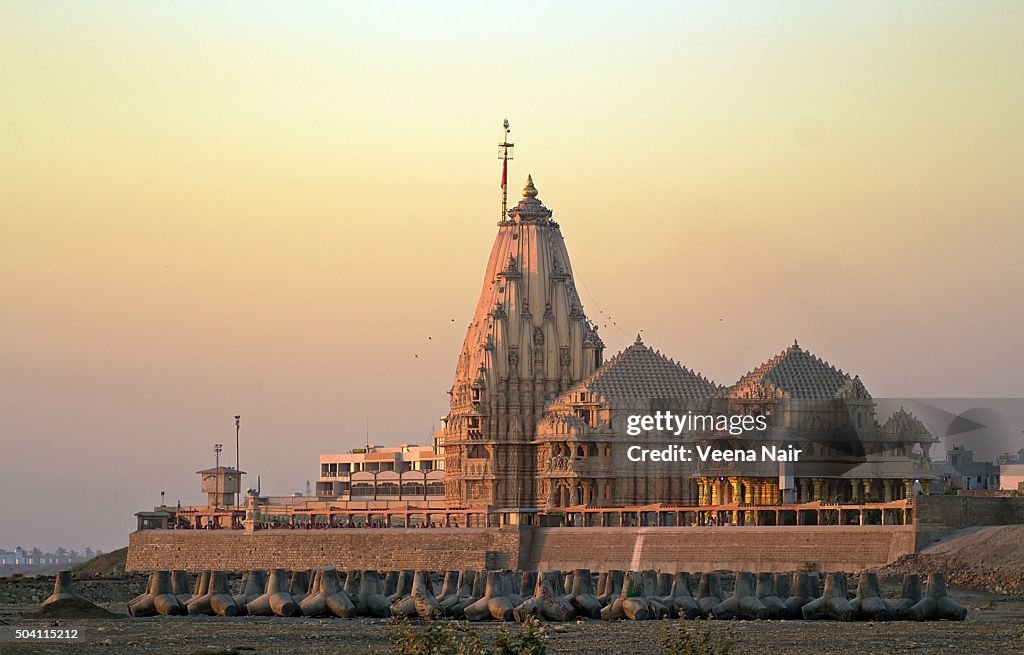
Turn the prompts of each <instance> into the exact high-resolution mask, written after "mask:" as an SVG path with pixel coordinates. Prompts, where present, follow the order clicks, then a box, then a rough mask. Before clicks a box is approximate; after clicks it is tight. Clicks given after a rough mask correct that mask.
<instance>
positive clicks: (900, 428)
mask: <svg viewBox="0 0 1024 655" xmlns="http://www.w3.org/2000/svg"><path fill="white" fill-rule="evenodd" d="M882 431H883V432H885V433H886V434H890V435H892V436H895V437H931V436H932V433H931V432H929V431H928V428H927V427H925V424H924V423H922V422H921V419H919V418H917V417H916V416H914V415H913V414H911V413H910V412H908V411H907V410H905V409H903V408H902V407H900V408H899V410H898V411H896V412H894V413H893V415H892V416H890V417H889V420H888V421H886V422H885V425H883V426H882Z"/></svg>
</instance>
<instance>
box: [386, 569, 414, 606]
mask: <svg viewBox="0 0 1024 655" xmlns="http://www.w3.org/2000/svg"><path fill="white" fill-rule="evenodd" d="M415 575H416V572H415V571H413V570H411V569H405V570H404V571H402V572H400V573H399V574H398V580H397V582H396V586H395V592H394V593H393V594H391V595H390V596H388V600H390V601H391V604H392V605H394V604H395V603H397V602H398V601H400V600H402V599H403V598H405V597H406V596H408V595H409V594H410V593H411V592H412V579H413V577H414V576H415Z"/></svg>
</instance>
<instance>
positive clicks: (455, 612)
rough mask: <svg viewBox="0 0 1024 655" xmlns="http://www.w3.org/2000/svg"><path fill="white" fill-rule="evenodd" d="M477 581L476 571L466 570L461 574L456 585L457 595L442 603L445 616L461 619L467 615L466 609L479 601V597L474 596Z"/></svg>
mask: <svg viewBox="0 0 1024 655" xmlns="http://www.w3.org/2000/svg"><path fill="white" fill-rule="evenodd" d="M475 581H476V571H474V570H472V569H466V570H464V571H461V572H459V582H458V584H457V585H456V589H455V593H454V594H452V595H451V596H449V597H448V598H445V599H444V600H442V601H440V605H441V611H442V612H443V613H444V615H445V616H448V617H451V618H453V619H461V618H463V617H464V616H465V615H466V611H465V610H466V608H467V607H469V606H470V605H472V604H473V603H475V602H476V600H477V597H476V596H474V595H473V583H474V582H475Z"/></svg>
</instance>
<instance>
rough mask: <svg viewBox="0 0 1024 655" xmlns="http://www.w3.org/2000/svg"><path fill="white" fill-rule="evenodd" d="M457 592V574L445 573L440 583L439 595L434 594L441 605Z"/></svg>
mask: <svg viewBox="0 0 1024 655" xmlns="http://www.w3.org/2000/svg"><path fill="white" fill-rule="evenodd" d="M458 591H459V572H458V571H445V572H444V579H443V580H442V581H441V593H439V594H435V595H434V597H435V598H437V602H438V603H443V602H444V601H446V600H448V599H449V598H451V597H452V596H455V595H456V594H457V592H458Z"/></svg>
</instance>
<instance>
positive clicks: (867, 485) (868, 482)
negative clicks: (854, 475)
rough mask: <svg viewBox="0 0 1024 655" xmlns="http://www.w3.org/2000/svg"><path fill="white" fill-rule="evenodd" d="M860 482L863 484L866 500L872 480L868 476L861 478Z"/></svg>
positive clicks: (869, 494)
mask: <svg viewBox="0 0 1024 655" xmlns="http://www.w3.org/2000/svg"><path fill="white" fill-rule="evenodd" d="M861 482H862V483H863V484H864V500H867V499H868V498H869V497H870V496H871V482H872V481H871V480H870V479H869V478H865V479H863V480H861Z"/></svg>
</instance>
